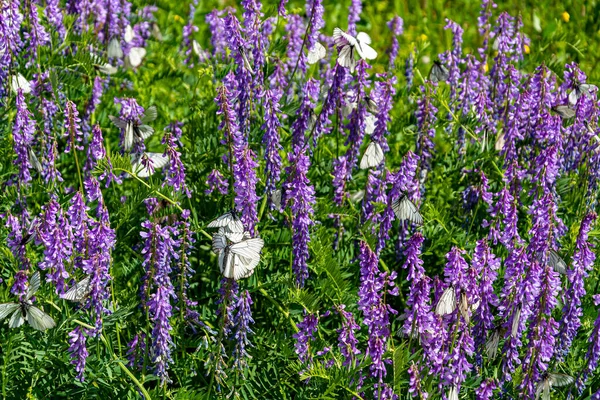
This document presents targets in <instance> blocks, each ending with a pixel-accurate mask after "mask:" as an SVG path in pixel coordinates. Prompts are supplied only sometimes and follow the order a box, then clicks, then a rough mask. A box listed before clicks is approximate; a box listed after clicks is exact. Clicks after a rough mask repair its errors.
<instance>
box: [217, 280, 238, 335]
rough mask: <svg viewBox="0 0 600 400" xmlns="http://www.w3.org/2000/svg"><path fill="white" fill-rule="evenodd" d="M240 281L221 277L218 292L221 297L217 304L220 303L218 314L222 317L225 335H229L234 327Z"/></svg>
mask: <svg viewBox="0 0 600 400" xmlns="http://www.w3.org/2000/svg"><path fill="white" fill-rule="evenodd" d="M238 289H239V286H238V283H237V282H236V281H234V280H233V279H227V278H223V279H221V285H220V286H219V289H218V291H217V292H218V293H219V299H218V300H217V302H216V304H217V305H220V307H219V308H218V309H217V315H219V316H220V317H221V321H220V324H221V325H220V327H221V332H222V334H223V336H224V337H228V336H229V335H230V334H231V332H232V329H233V328H234V311H235V305H236V304H237V302H238Z"/></svg>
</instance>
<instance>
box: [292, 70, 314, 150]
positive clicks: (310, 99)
mask: <svg viewBox="0 0 600 400" xmlns="http://www.w3.org/2000/svg"><path fill="white" fill-rule="evenodd" d="M302 93H303V94H304V96H303V98H302V103H301V104H300V109H299V110H298V118H297V119H296V120H295V121H294V122H293V123H292V126H291V128H292V147H293V149H294V151H301V150H302V148H303V147H304V146H305V145H306V139H307V138H306V134H307V132H308V134H309V135H310V134H313V133H314V132H312V130H313V129H314V127H315V125H314V117H315V113H314V110H315V108H316V107H317V100H318V98H319V82H318V81H316V80H315V79H313V78H310V79H308V80H307V82H306V85H304V88H303V90H302Z"/></svg>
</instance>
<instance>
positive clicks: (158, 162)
mask: <svg viewBox="0 0 600 400" xmlns="http://www.w3.org/2000/svg"><path fill="white" fill-rule="evenodd" d="M145 158H146V159H147V160H145ZM146 161H149V162H150V163H151V164H152V168H150V166H146V165H147V164H146V165H144V163H146ZM168 162H169V157H167V156H165V155H163V153H144V154H143V155H142V156H140V157H137V158H136V159H135V160H134V162H133V163H132V164H131V166H132V169H133V173H134V174H136V175H137V176H138V177H140V178H147V177H149V176H150V175H152V174H153V173H154V172H156V170H157V169H160V168H162V167H164V166H165V165H167V163H168Z"/></svg>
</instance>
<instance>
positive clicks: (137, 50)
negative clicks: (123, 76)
mask: <svg viewBox="0 0 600 400" xmlns="http://www.w3.org/2000/svg"><path fill="white" fill-rule="evenodd" d="M145 56H146V49H145V48H143V47H132V48H131V49H129V53H128V54H127V55H126V56H125V66H126V67H128V68H137V67H139V66H140V64H141V63H142V60H143V59H144V57H145Z"/></svg>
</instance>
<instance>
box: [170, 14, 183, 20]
mask: <svg viewBox="0 0 600 400" xmlns="http://www.w3.org/2000/svg"><path fill="white" fill-rule="evenodd" d="M173 19H174V20H175V22H185V21H184V20H183V18H181V17H180V16H179V15H177V14H175V15H174V16H173Z"/></svg>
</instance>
